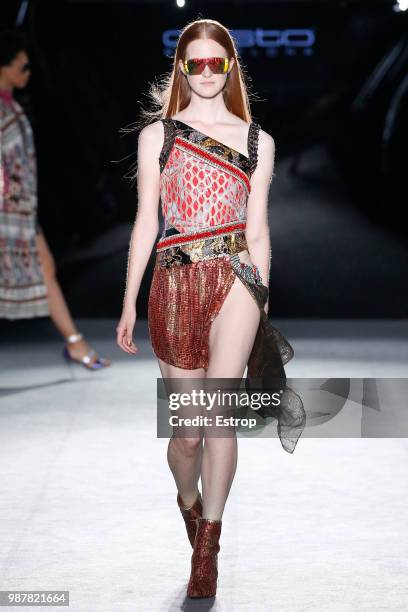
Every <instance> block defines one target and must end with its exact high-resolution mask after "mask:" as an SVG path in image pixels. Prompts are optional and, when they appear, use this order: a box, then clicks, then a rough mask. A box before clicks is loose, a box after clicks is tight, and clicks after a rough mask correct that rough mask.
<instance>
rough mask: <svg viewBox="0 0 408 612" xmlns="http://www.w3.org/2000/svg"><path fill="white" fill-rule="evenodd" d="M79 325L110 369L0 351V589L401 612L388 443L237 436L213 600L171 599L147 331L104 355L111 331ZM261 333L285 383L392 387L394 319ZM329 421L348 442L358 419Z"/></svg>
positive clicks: (397, 471) (98, 608)
mask: <svg viewBox="0 0 408 612" xmlns="http://www.w3.org/2000/svg"><path fill="white" fill-rule="evenodd" d="M79 323H80V329H81V330H83V331H84V332H85V333H86V334H87V336H88V339H89V340H90V341H91V343H92V344H93V346H94V347H95V348H96V349H97V350H98V351H99V352H100V353H101V354H103V355H107V356H109V357H111V358H112V360H114V363H113V365H112V366H111V368H108V369H107V370H105V371H103V372H87V371H86V370H85V369H84V368H81V367H80V366H76V365H74V366H72V367H69V366H67V365H66V364H65V363H64V362H63V360H62V357H61V342H60V341H59V340H58V337H57V336H56V335H54V334H53V333H50V334H49V335H48V336H47V335H45V337H44V335H41V334H39V335H38V338H36V337H35V334H30V336H29V337H27V338H26V339H24V338H21V336H20V337H19V338H18V340H17V341H16V339H14V338H13V337H12V336H11V334H6V337H5V338H3V341H2V344H1V355H0V358H1V363H0V365H1V374H0V392H1V395H0V541H1V546H0V590H13V589H16V590H17V589H18V590H68V591H69V592H70V606H69V608H68V609H69V610H71V611H72V612H139V611H142V612H147V611H150V610H151V611H154V612H167V611H176V610H209V609H212V610H214V611H217V612H221V611H222V612H258V611H259V612H269V611H274V612H306V611H307V612H308V611H313V612H320V611H322V612H323V611H324V612H349V611H350V612H352V611H353V612H354V611H358V612H366V611H367V612H380V611H381V612H394V611H401V612H403V611H404V612H405V611H406V610H407V608H408V588H407V574H408V527H407V515H408V513H407V505H408V494H407V485H406V483H407V482H408V440H407V439H406V438H402V437H401V438H369V439H367V438H366V439H361V438H358V437H352V438H330V439H327V438H320V439H318V438H311V437H304V438H303V437H301V439H300V440H299V442H298V445H297V447H296V450H295V452H294V454H293V455H291V454H289V453H286V452H285V451H284V450H283V449H282V447H281V444H280V442H279V439H278V438H262V439H247V438H240V439H239V442H238V444H239V458H238V469H237V474H236V477H235V480H234V483H233V485H232V489H231V494H230V497H229V499H228V501H227V505H226V509H225V512H224V516H223V527H222V534H221V539H220V546H221V551H220V553H219V558H218V564H219V579H218V590H217V597H216V598H215V600H213V599H209V600H201V601H199V600H197V601H193V600H189V599H187V598H186V596H185V592H186V588H187V582H188V578H189V572H190V558H191V548H190V545H189V543H188V540H187V536H186V533H185V528H184V523H183V522H182V518H181V515H180V512H179V509H178V507H177V505H176V488H175V484H174V480H173V477H172V475H171V472H170V470H169V468H168V466H167V461H166V452H167V445H168V439H158V438H157V437H156V396H155V392H156V377H157V376H160V371H159V369H158V366H157V362H156V361H155V360H154V359H153V356H152V352H151V348H150V344H149V342H148V340H147V327H146V323H145V322H138V323H137V328H136V337H135V340H136V344H137V345H138V346H139V348H140V352H139V354H138V355H137V356H135V357H131V356H129V355H126V354H124V353H121V352H120V351H119V349H118V348H117V347H116V345H115V326H116V323H117V322H116V321H89V320H88V321H87V320H83V321H80V322H79ZM274 324H276V326H277V327H278V328H279V329H280V330H281V331H283V332H284V333H285V335H286V336H287V337H288V339H289V341H290V342H291V343H292V344H293V346H294V349H295V357H294V359H293V361H292V362H290V363H289V364H288V365H287V366H286V372H287V375H288V377H308V376H311V377H325V376H327V377H330V376H332V377H393V378H394V377H395V378H396V377H400V378H407V377H408V340H407V336H408V332H407V325H406V322H404V321H389V322H387V321H365V322H360V321H343V322H342V321H328V320H325V321H321V322H320V321H317V320H307V321H289V320H287V321H281V320H274ZM141 338H143V339H142V340H141ZM357 416H358V415H357ZM336 418H339V419H345V420H348V424H349V426H350V432H351V434H350V435H354V433H353V432H354V429H355V425H356V424H355V423H353V419H354V418H356V411H354V412H353V411H347V409H346V407H345V410H344V411H342V413H340V414H339V415H338V416H337V417H336ZM356 426H357V425H356ZM2 609H9V608H2ZM10 609H13V610H14V609H15V608H14V607H13V608H11V607H10ZM22 609H34V608H27V607H26V608H22ZM36 609H44V610H46V609H55V608H42V607H41V608H36Z"/></svg>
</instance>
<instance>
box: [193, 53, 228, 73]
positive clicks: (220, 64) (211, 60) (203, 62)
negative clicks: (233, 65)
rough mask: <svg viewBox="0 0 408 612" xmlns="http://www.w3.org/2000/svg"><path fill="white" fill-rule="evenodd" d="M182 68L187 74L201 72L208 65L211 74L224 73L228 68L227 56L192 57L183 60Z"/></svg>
mask: <svg viewBox="0 0 408 612" xmlns="http://www.w3.org/2000/svg"><path fill="white" fill-rule="evenodd" d="M183 65H184V70H185V71H186V73H187V74H189V75H193V76H194V75H196V74H201V73H202V72H203V71H204V68H205V67H206V66H207V65H208V66H209V67H210V69H211V72H212V73H213V74H225V73H226V72H227V71H228V68H229V59H228V57H206V58H193V59H189V60H185V61H184V62H183Z"/></svg>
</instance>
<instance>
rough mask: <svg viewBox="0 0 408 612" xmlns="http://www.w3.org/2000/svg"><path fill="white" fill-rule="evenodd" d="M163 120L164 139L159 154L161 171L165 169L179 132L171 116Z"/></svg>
mask: <svg viewBox="0 0 408 612" xmlns="http://www.w3.org/2000/svg"><path fill="white" fill-rule="evenodd" d="M161 122H162V123H163V128H164V141H163V146H162V149H161V151H160V156H159V164H160V172H162V171H163V169H164V166H165V165H166V163H167V160H168V158H169V155H170V151H171V149H172V147H173V143H174V139H175V137H176V133H177V128H176V126H175V124H174V121H173V120H172V119H171V117H164V118H163V119H161Z"/></svg>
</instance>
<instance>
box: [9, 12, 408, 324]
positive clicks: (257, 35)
mask: <svg viewBox="0 0 408 612" xmlns="http://www.w3.org/2000/svg"><path fill="white" fill-rule="evenodd" d="M394 5H395V2H393V1H381V2H380V1H376V2H374V1H372V2H331V1H327V2H288V1H286V2H228V1H224V2H222V3H221V2H208V1H207V2H205V3H204V2H188V1H187V2H186V7H185V8H184V9H179V8H177V7H176V3H175V2H173V1H170V2H159V1H151V2H96V1H94V2H80V1H73V2H63V1H60V2H52V3H47V2H41V1H39V2H29V3H27V10H26V11H25V8H26V5H25V3H24V2H23V3H20V2H13V1H9V2H8V3H7V4H6V7H7V8H6V9H4V10H3V9H2V27H8V26H12V25H14V24H15V22H16V18H17V15H18V14H19V23H21V27H22V28H23V29H24V30H25V31H26V32H27V34H28V36H29V39H30V50H29V51H30V58H31V61H32V77H31V80H30V83H29V85H28V87H27V88H26V89H25V90H24V91H22V92H16V97H17V99H18V100H19V101H20V102H21V103H22V104H23V105H24V107H25V108H26V111H27V113H28V114H29V117H30V119H31V122H32V124H33V128H34V131H35V138H36V145H37V153H38V165H39V218H40V223H41V225H42V227H43V229H44V232H45V235H46V237H47V240H48V242H49V244H50V247H51V250H52V251H53V253H54V256H55V258H56V261H57V266H58V277H59V279H60V282H61V284H62V286H63V290H64V293H65V295H66V297H67V300H68V301H69V304H70V306H71V308H72V312H73V314H74V316H85V317H114V318H116V317H119V316H120V308H121V303H122V298H123V291H124V278H125V269H126V259H127V249H128V241H129V238H130V231H131V226H132V223H133V220H134V217H135V214H136V210H137V194H136V188H135V186H133V187H132V186H131V185H130V183H129V181H128V180H126V179H125V178H124V176H125V174H126V172H127V170H128V168H129V166H130V165H131V163H132V161H134V159H135V154H136V143H137V132H133V133H130V134H128V135H126V136H124V135H123V134H122V133H121V132H120V129H121V128H123V127H126V126H129V125H130V124H132V123H133V122H134V121H136V120H137V119H138V118H139V114H138V113H139V112H140V108H141V105H143V106H144V107H147V106H148V105H149V99H148V98H147V95H146V94H147V91H148V86H149V83H151V82H152V81H154V80H155V79H159V78H160V76H161V75H163V74H164V73H166V72H167V71H169V70H170V69H171V58H170V56H171V55H172V53H173V48H172V46H171V44H168V43H169V41H170V43H171V41H174V40H175V37H176V34H177V30H178V29H180V28H181V27H183V26H184V25H185V24H186V23H187V22H189V21H191V20H193V19H196V18H199V17H207V18H212V19H217V20H219V21H221V23H223V24H224V25H226V26H227V27H228V28H229V29H231V30H232V33H233V35H234V36H235V38H236V40H237V42H240V43H241V44H240V45H239V49H238V50H239V53H240V56H241V60H242V62H243V64H244V69H245V71H246V73H247V74H248V76H250V79H251V80H250V81H249V86H250V89H251V91H252V92H253V95H254V96H256V97H257V98H258V99H257V100H255V99H254V101H253V102H252V114H253V119H254V120H255V121H258V122H259V123H260V124H261V126H262V128H263V129H264V130H265V131H267V132H269V133H270V134H272V135H273V137H274V139H275V142H276V154H277V157H276V161H277V165H276V169H275V172H276V177H275V179H274V183H273V185H272V188H271V204H270V210H271V219H270V223H271V237H272V249H273V263H272V269H271V282H270V286H271V300H270V302H271V312H272V316H279V317H285V316H287V317H367V318H369V317H376V318H378V317H395V318H400V317H406V316H407V289H406V278H407V272H408V254H407V240H406V238H407V235H406V229H405V228H406V226H405V223H404V213H405V206H406V202H407V197H406V188H405V184H406V182H405V172H404V170H405V168H403V165H402V162H403V160H404V161H405V160H406V145H405V142H406V136H407V129H406V127H407V109H408V104H407V95H408V77H407V66H408V44H407V15H406V14H405V13H402V12H397V11H395V10H394V8H393V7H394ZM259 29H260V30H262V31H263V32H262V31H261V32H260V31H258V32H257V30H259ZM272 30H273V32H272ZM289 30H302V31H303V32H300V33H299V32H298V33H297V34H296V32H292V33H291V32H290V31H289ZM235 32H237V34H236V35H235ZM120 160H122V161H120ZM152 263H153V254H152V258H151V260H150V265H149V268H148V270H147V272H146V274H145V278H144V281H143V285H142V289H141V294H140V298H139V302H138V314H139V315H140V316H145V315H146V307H147V295H148V290H149V284H150V278H151V265H152Z"/></svg>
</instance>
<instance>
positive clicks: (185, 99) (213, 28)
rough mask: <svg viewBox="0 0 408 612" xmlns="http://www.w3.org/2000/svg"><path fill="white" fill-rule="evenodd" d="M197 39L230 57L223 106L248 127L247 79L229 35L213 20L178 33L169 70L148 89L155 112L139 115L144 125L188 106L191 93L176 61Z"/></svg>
mask: <svg viewBox="0 0 408 612" xmlns="http://www.w3.org/2000/svg"><path fill="white" fill-rule="evenodd" d="M197 39H211V40H215V41H216V42H217V43H218V44H220V45H221V46H222V47H223V48H224V49H225V51H226V53H227V56H228V57H229V58H231V57H233V58H234V60H235V62H234V65H233V67H232V69H231V72H230V74H229V76H228V78H227V81H226V83H225V87H224V89H223V96H224V102H225V106H226V107H227V108H228V110H229V111H230V112H231V113H233V114H234V115H237V117H240V118H241V119H243V120H244V121H247V122H248V123H249V122H251V121H252V115H251V110H250V102H249V94H248V87H247V85H246V82H247V81H248V77H247V76H246V75H245V74H244V70H243V68H242V66H241V63H240V61H239V57H238V52H237V48H236V45H235V41H234V39H233V37H232V35H231V33H230V32H229V30H228V29H227V28H226V27H224V26H223V25H222V24H221V23H219V22H218V21H215V20H214V19H197V20H195V21H192V22H191V23H189V24H187V25H186V26H185V27H184V28H183V30H182V31H181V33H180V36H179V38H178V41H177V46H176V52H175V54H174V57H173V68H172V70H171V72H170V73H168V74H167V75H165V76H164V78H163V80H162V82H161V83H159V84H157V83H153V84H152V85H151V87H150V91H149V94H150V97H151V98H152V101H153V105H154V106H156V107H157V108H156V109H155V110H145V109H143V110H142V111H141V113H142V116H143V118H144V119H147V121H146V122H147V123H149V122H151V121H154V120H158V119H162V118H165V117H172V116H173V115H175V114H176V113H178V112H180V111H182V110H183V109H184V108H186V106H188V104H189V102H190V98H191V89H190V86H189V84H188V82H187V79H186V78H185V77H184V76H183V74H182V73H181V71H180V69H179V61H180V60H182V61H184V59H185V56H186V49H187V46H188V45H189V43H190V42H192V41H193V40H197Z"/></svg>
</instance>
